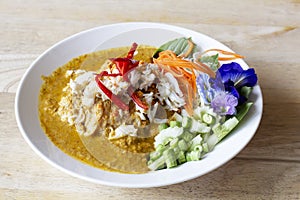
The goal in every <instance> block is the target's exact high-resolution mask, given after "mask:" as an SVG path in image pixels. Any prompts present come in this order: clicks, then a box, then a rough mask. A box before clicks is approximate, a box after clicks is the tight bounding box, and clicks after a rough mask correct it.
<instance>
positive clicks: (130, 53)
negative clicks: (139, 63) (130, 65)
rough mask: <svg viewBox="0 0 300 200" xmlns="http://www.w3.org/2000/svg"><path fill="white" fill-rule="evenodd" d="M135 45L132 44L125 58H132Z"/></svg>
mask: <svg viewBox="0 0 300 200" xmlns="http://www.w3.org/2000/svg"><path fill="white" fill-rule="evenodd" d="M137 46H138V45H137V43H133V44H132V46H131V49H130V50H129V51H128V53H127V58H129V59H132V58H133V54H134V52H135V50H136V49H137Z"/></svg>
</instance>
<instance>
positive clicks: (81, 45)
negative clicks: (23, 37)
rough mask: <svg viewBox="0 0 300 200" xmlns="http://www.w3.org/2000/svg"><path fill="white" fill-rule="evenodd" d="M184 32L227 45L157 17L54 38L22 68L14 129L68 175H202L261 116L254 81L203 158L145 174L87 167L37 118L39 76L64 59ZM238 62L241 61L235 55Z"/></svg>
mask: <svg viewBox="0 0 300 200" xmlns="http://www.w3.org/2000/svg"><path fill="white" fill-rule="evenodd" d="M180 36H186V37H192V39H193V41H194V42H195V43H196V44H197V45H199V46H200V47H201V48H202V49H209V48H220V49H224V50H229V51H231V50H230V49H229V48H228V47H226V46H225V45H223V44H221V43H220V42H218V41H216V40H214V39H212V38H210V37H208V36H206V35H203V34H200V33H198V32H195V31H192V30H188V29H184V28H180V27H176V26H171V25H166V24H159V23H120V24H112V25H107V26H101V27H97V28H94V29H91V30H87V31H84V32H81V33H78V34H76V35H73V36H71V37H68V38H66V39H65V40H63V41H61V42H59V43H57V44H55V45H54V46H52V47H51V48H49V49H48V50H47V51H45V52H44V53H43V54H42V55H41V56H39V57H38V58H37V59H36V60H35V61H34V62H33V63H32V65H31V66H30V67H29V69H28V70H27V71H26V73H25V75H24V76H23V78H22V80H21V83H20V85H19V88H18V91H17V94H16V99H15V112H16V119H17V123H18V126H19V129H20V131H21V133H22V135H23V137H24V138H25V140H26V141H27V142H28V144H29V145H30V146H31V147H32V149H33V150H34V151H35V152H36V153H37V154H38V155H40V156H41V157H42V158H43V159H44V160H46V161H47V162H49V163H50V164H52V165H53V166H55V167H57V168H59V169H60V170H62V171H64V172H66V173H68V174H71V175H73V176H76V177H79V178H82V179H85V180H88V181H91V182H94V183H100V184H105V185H111V186H121V187H136V188H138V187H156V186H163V185H169V184H174V183H179V182H182V181H186V180H190V179H193V178H196V177H199V176H201V175H204V174H206V173H208V172H210V171H212V170H214V169H216V168H218V167H220V166H221V165H223V164H224V163H226V162H227V161H229V160H230V159H232V158H233V157H234V156H236V155H237V154H238V153H239V152H240V151H241V150H242V149H243V148H244V147H245V146H246V145H247V143H248V142H249V141H250V140H251V138H252V137H253V135H254V134H255V132H256V130H257V128H258V125H259V123H260V120H261V116H262V105H263V104H262V94H261V90H260V87H259V86H255V87H254V90H253V93H252V94H251V101H254V106H253V107H252V108H251V110H250V111H249V113H248V114H247V116H246V117H245V118H244V120H243V122H242V123H240V124H239V126H238V127H237V128H236V129H235V130H234V131H233V132H232V133H231V134H230V136H229V137H227V138H226V139H225V140H223V141H222V142H221V143H220V144H218V145H217V146H216V148H215V149H214V150H213V151H212V152H211V153H209V154H208V155H207V156H206V157H205V158H204V159H203V160H201V161H198V162H188V163H186V164H184V165H182V166H180V167H177V168H174V169H168V170H160V171H155V172H149V173H146V174H134V175H133V174H120V173H113V172H107V171H103V170H100V169H96V168H93V167H90V166H88V165H86V164H83V163H81V162H80V161H78V160H75V159H73V158H72V157H70V156H68V155H66V154H65V153H63V152H62V151H61V150H60V149H58V148H57V147H56V146H55V145H54V144H53V143H52V142H51V141H50V140H49V139H48V137H47V136H46V135H45V134H44V132H43V130H42V128H41V126H40V122H39V118H38V96H39V90H40V87H41V84H42V80H41V76H42V75H49V74H51V72H52V71H53V70H55V69H56V68H57V67H59V66H62V65H63V64H65V63H67V62H68V61H69V60H70V59H72V58H74V57H77V56H79V55H82V54H86V53H90V52H93V51H94V50H96V49H97V50H100V49H106V48H111V47H118V46H130V45H131V44H132V43H133V42H137V43H138V44H149V45H154V46H159V45H161V44H162V43H164V42H167V41H169V40H171V39H174V38H177V37H180ZM238 62H239V63H240V64H241V65H242V67H244V68H248V66H247V64H246V63H245V62H244V61H242V60H239V61H238Z"/></svg>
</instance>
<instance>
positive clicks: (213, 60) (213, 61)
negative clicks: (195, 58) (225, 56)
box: [200, 54, 220, 72]
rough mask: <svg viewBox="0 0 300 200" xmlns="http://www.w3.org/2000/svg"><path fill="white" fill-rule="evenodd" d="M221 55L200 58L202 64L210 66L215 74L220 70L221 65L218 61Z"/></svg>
mask: <svg viewBox="0 0 300 200" xmlns="http://www.w3.org/2000/svg"><path fill="white" fill-rule="evenodd" d="M218 57H219V55H218V54H216V55H212V56H202V57H201V58H200V62H202V63H203V64H205V65H207V66H209V67H210V68H211V69H212V70H213V71H214V72H215V71H217V70H218V68H219V66H220V64H219V61H218Z"/></svg>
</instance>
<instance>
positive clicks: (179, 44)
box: [153, 37, 197, 58]
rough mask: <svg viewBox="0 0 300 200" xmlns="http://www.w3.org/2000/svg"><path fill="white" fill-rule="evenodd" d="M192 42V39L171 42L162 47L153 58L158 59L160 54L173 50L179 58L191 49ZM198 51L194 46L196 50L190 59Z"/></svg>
mask: <svg viewBox="0 0 300 200" xmlns="http://www.w3.org/2000/svg"><path fill="white" fill-rule="evenodd" d="M188 41H190V42H192V40H191V38H185V37H181V38H177V39H175V40H171V41H169V42H167V43H165V44H163V45H162V46H160V47H159V48H158V49H157V51H156V52H155V53H154V54H153V58H157V57H158V54H159V52H162V51H165V50H171V51H173V52H174V53H175V54H176V55H177V56H179V55H181V54H183V53H185V52H186V51H187V50H188V49H189V42H188ZM196 51H197V46H196V44H194V48H193V50H192V52H191V53H190V54H189V56H188V58H191V57H192V55H193V53H195V52H196Z"/></svg>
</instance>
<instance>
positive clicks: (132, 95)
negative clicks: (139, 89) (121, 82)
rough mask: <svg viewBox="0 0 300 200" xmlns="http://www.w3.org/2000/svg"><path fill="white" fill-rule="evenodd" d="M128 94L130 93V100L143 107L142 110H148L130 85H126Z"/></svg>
mask: <svg viewBox="0 0 300 200" xmlns="http://www.w3.org/2000/svg"><path fill="white" fill-rule="evenodd" d="M127 91H128V94H129V95H130V97H131V98H132V100H133V101H134V102H135V103H136V104H137V105H138V106H140V107H141V108H143V109H144V110H148V106H147V105H145V104H144V103H143V102H142V101H141V100H140V98H139V97H138V96H137V94H136V93H135V92H134V90H133V88H132V87H131V86H129V87H128V90H127Z"/></svg>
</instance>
